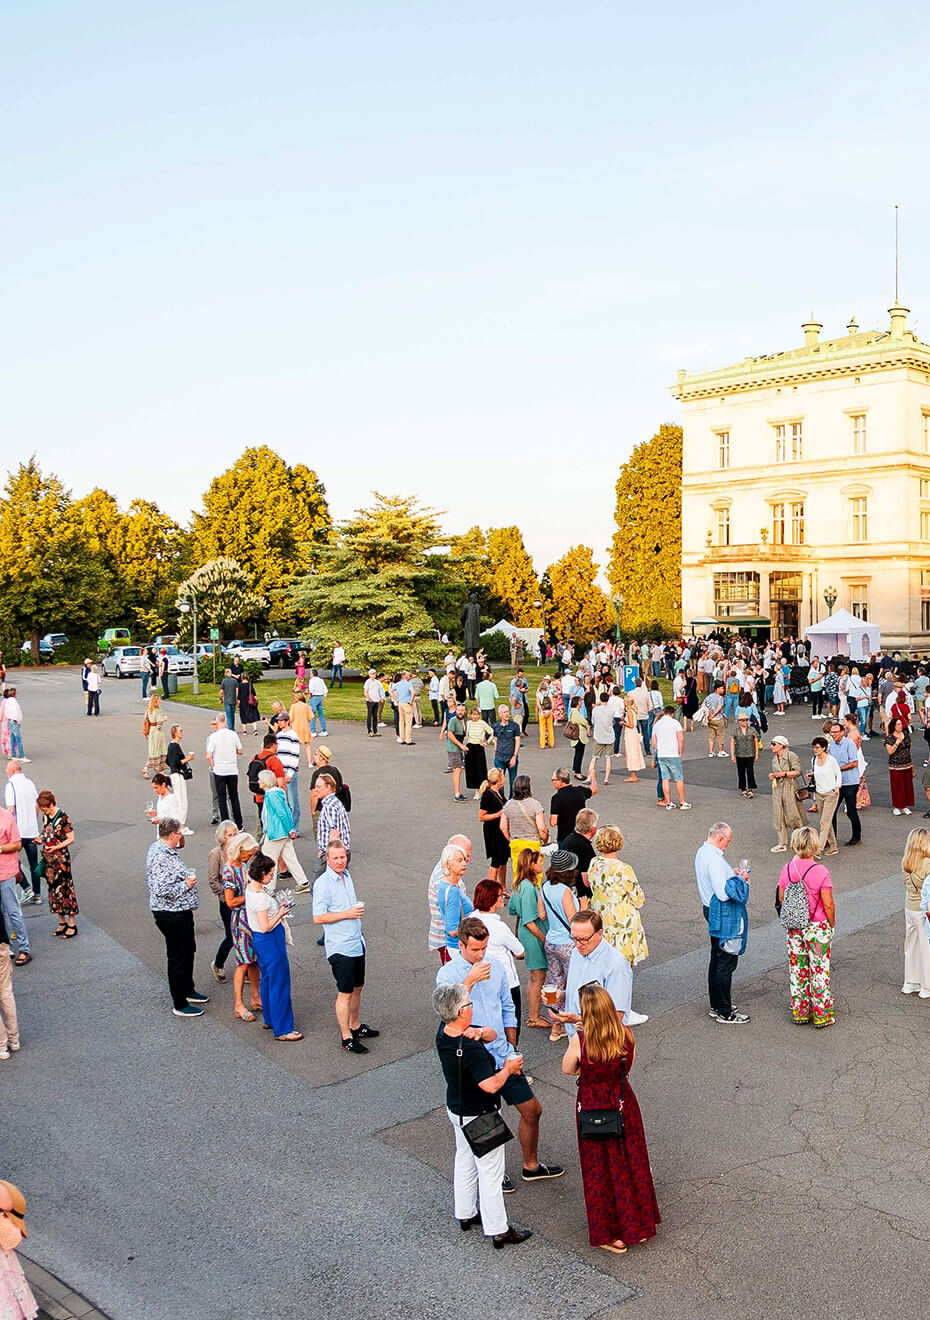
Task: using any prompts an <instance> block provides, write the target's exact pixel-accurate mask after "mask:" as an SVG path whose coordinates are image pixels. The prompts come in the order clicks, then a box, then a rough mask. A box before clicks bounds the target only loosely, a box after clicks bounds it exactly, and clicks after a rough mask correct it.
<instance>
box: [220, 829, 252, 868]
mask: <svg viewBox="0 0 930 1320" xmlns="http://www.w3.org/2000/svg"><path fill="white" fill-rule="evenodd" d="M257 847H258V840H257V839H256V837H255V835H254V834H247V833H244V832H242V831H240V833H238V834H234V835H233V837H232V838H231V839H230V840H229V842H228V843H227V845H226V856H227V857H228V858H229V860H230V861H232V860H233V858H234V857H238V856H239V854H240V853H241V852H242V849H243V848H257Z"/></svg>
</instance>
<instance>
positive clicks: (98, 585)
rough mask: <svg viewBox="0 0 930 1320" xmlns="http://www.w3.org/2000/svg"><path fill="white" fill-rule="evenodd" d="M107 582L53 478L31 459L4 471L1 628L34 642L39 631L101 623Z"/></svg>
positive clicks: (62, 489) (84, 628)
mask: <svg viewBox="0 0 930 1320" xmlns="http://www.w3.org/2000/svg"><path fill="white" fill-rule="evenodd" d="M104 587H105V579H104V574H103V570H102V568H101V565H100V563H99V561H98V560H97V559H95V558H94V557H93V556H92V555H88V553H87V547H86V544H85V541H84V534H83V524H82V521H81V517H80V515H79V513H78V512H77V510H76V509H75V505H74V502H73V500H72V499H71V494H70V492H69V491H68V490H67V489H66V488H65V486H64V485H63V484H62V482H61V481H60V480H59V478H58V477H56V476H54V475H51V474H50V475H48V476H46V475H45V473H43V471H42V470H41V468H40V467H39V465H38V464H37V463H36V461H35V458H31V459H30V460H29V462H28V463H21V464H20V465H19V467H18V468H17V469H16V471H15V472H13V473H11V474H10V477H9V479H8V480H7V483H6V492H5V496H4V498H3V499H2V500H0V627H2V628H3V632H4V634H5V636H6V637H7V638H8V639H10V640H13V639H16V638H21V637H27V638H29V639H31V641H32V652H33V658H34V659H38V640H39V636H40V634H41V633H43V632H49V631H55V632H57V631H64V632H76V633H79V632H91V631H93V630H96V628H97V627H99V626H100V624H101V622H102V619H101V607H100V601H101V596H102V592H103V589H104Z"/></svg>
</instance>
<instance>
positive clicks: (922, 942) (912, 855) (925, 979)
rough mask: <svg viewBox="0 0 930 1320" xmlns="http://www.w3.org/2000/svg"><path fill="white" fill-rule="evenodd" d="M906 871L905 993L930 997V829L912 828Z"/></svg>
mask: <svg viewBox="0 0 930 1320" xmlns="http://www.w3.org/2000/svg"><path fill="white" fill-rule="evenodd" d="M901 870H902V871H903V872H904V984H903V985H902V987H901V993H902V994H904V995H916V994H919V995H920V997H921V999H930V941H928V939H927V935H928V927H930V922H928V918H927V908H928V907H930V830H926V829H917V830H911V832H910V834H909V835H908V836H907V843H906V844H905V845H904V856H903V857H902V858H901Z"/></svg>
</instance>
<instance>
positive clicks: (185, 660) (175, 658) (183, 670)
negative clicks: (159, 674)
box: [158, 646, 194, 674]
mask: <svg viewBox="0 0 930 1320" xmlns="http://www.w3.org/2000/svg"><path fill="white" fill-rule="evenodd" d="M162 651H164V652H165V653H166V654H167V656H168V673H169V674H192V673H193V672H194V657H193V656H192V655H188V654H187V652H186V651H179V650H178V648H177V647H176V646H160V647H159V648H158V654H159V655H161V653H162Z"/></svg>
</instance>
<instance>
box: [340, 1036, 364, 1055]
mask: <svg viewBox="0 0 930 1320" xmlns="http://www.w3.org/2000/svg"><path fill="white" fill-rule="evenodd" d="M342 1048H343V1049H344V1050H345V1052H346V1053H347V1054H367V1053H368V1047H367V1045H363V1044H362V1043H361V1042H360V1041H358V1040H356V1038H355V1037H354V1036H350V1037H349V1039H348V1040H344V1041H343V1042H342Z"/></svg>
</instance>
